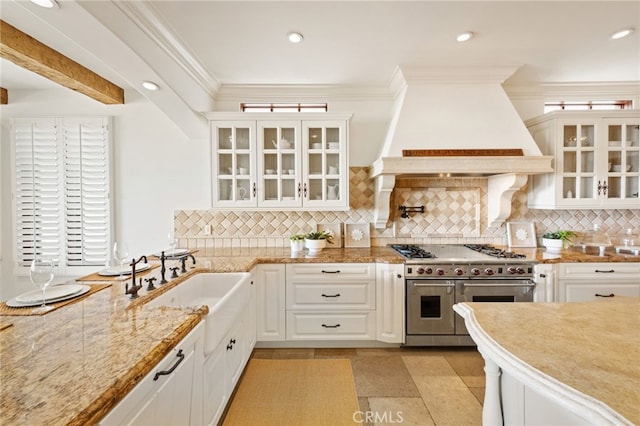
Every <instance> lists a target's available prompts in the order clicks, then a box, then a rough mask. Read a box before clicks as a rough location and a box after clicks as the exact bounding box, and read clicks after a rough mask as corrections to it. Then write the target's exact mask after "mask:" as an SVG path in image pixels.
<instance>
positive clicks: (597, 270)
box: [596, 269, 615, 274]
mask: <svg viewBox="0 0 640 426" xmlns="http://www.w3.org/2000/svg"><path fill="white" fill-rule="evenodd" d="M596 272H597V273H599V274H613V273H614V272H615V270H614V269H609V270H608V271H601V270H600V269H596Z"/></svg>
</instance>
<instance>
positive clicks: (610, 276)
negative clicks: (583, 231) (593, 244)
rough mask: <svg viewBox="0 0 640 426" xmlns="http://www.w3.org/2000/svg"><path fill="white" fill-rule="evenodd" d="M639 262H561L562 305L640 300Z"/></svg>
mask: <svg viewBox="0 0 640 426" xmlns="http://www.w3.org/2000/svg"><path fill="white" fill-rule="evenodd" d="M638 277H640V263H634V262H629V263H622V262H611V263H561V264H560V265H559V271H558V288H559V298H558V299H559V300H558V301H559V302H590V301H595V300H606V299H612V298H615V297H616V296H627V297H640V279H639V278H638Z"/></svg>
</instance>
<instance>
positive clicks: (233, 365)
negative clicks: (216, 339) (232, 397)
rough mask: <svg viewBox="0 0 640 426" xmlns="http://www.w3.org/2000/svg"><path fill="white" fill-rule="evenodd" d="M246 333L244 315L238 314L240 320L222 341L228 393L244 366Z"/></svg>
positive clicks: (231, 390)
mask: <svg viewBox="0 0 640 426" xmlns="http://www.w3.org/2000/svg"><path fill="white" fill-rule="evenodd" d="M246 339H247V334H246V333H245V317H244V316H243V315H241V316H240V321H239V322H238V323H237V324H236V325H235V326H234V327H233V328H232V329H231V330H229V333H228V334H227V337H226V339H225V340H223V341H222V344H223V346H224V347H225V353H224V369H225V381H226V384H227V389H229V393H231V392H233V388H234V387H235V385H236V383H238V380H239V379H240V375H241V374H242V367H244V361H245V351H244V348H245V346H246Z"/></svg>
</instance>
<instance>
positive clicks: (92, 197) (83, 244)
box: [63, 119, 110, 266]
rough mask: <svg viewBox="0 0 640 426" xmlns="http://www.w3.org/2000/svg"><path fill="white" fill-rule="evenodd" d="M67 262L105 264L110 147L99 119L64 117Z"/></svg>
mask: <svg viewBox="0 0 640 426" xmlns="http://www.w3.org/2000/svg"><path fill="white" fill-rule="evenodd" d="M63 136H64V181H65V188H64V189H65V191H64V208H65V232H66V242H67V244H66V261H67V266H89V265H104V264H105V261H106V260H107V258H108V255H109V213H110V204H109V168H108V163H109V161H108V160H109V147H108V144H107V143H106V142H107V140H108V138H107V126H106V123H105V122H104V121H103V120H102V119H93V120H87V119H85V120H78V119H65V120H64V121H63Z"/></svg>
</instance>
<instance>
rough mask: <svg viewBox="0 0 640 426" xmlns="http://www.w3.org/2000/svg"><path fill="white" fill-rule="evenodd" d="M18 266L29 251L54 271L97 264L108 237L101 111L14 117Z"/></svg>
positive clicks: (106, 147)
mask: <svg viewBox="0 0 640 426" xmlns="http://www.w3.org/2000/svg"><path fill="white" fill-rule="evenodd" d="M12 135H13V136H14V150H15V151H14V152H15V160H14V167H15V195H14V197H15V212H16V214H15V218H16V220H15V230H16V232H15V235H16V239H15V242H16V253H17V256H16V263H17V265H16V266H17V267H18V268H26V267H28V266H29V264H30V262H31V260H32V259H33V257H34V255H36V254H37V255H39V256H44V257H49V258H52V259H54V261H55V262H56V264H57V266H58V268H57V269H58V271H57V273H60V274H65V275H74V274H76V273H83V272H81V270H82V268H80V267H89V266H102V265H104V264H105V262H106V261H107V259H108V258H109V244H110V236H111V203H110V180H111V177H110V165H109V163H110V155H109V150H110V148H109V126H108V119H106V118H43V119H39V118H38V119H33V118H20V119H14V120H13V122H12Z"/></svg>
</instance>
